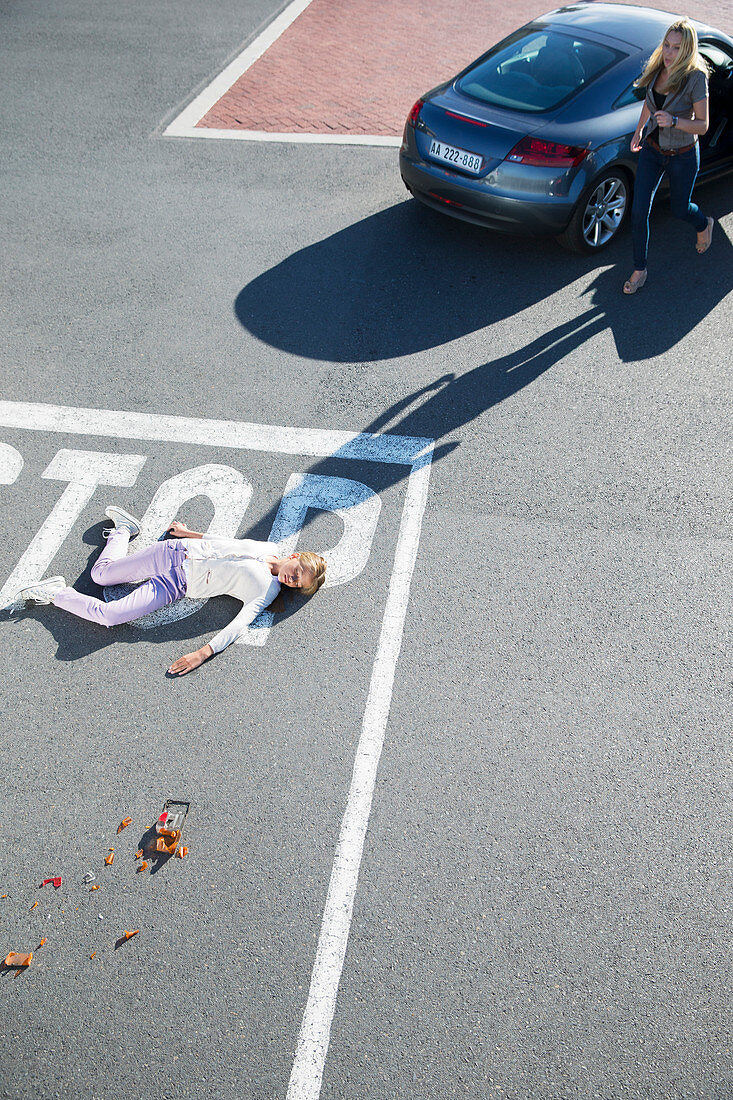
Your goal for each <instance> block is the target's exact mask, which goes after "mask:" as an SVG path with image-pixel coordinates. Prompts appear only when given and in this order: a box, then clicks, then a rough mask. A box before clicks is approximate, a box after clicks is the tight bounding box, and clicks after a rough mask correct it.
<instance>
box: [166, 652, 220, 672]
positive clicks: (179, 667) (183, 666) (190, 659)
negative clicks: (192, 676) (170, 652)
mask: <svg viewBox="0 0 733 1100" xmlns="http://www.w3.org/2000/svg"><path fill="white" fill-rule="evenodd" d="M213 656H214V651H213V649H212V648H211V646H210V645H205V646H203V647H202V648H201V649H196V650H194V652H193V653H187V654H186V655H185V657H179V658H178V660H177V661H174V662H173V664H172V665H171V667H170V668H169V669H168V671H169V672H170V674H171V675H172V676H185V675H186V673H187V672H192V671H193V669H195V668H198V667H199V665H202V664H203V663H204V661H208V659H209V657H213Z"/></svg>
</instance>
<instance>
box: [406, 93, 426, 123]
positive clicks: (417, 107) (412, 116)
mask: <svg viewBox="0 0 733 1100" xmlns="http://www.w3.org/2000/svg"><path fill="white" fill-rule="evenodd" d="M424 103H425V100H424V99H418V101H417V103H415V104H414V106H413V108H412V110H411V111H410V113H409V115H408V116H407V121H408V122H409V124H410V126H417V120H418V118H419V117H420V112H421V111H422V109H423V105H424Z"/></svg>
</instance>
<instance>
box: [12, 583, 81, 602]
mask: <svg viewBox="0 0 733 1100" xmlns="http://www.w3.org/2000/svg"><path fill="white" fill-rule="evenodd" d="M67 587H68V585H67V584H66V581H65V580H64V578H63V577H48V578H47V579H46V580H45V581H37V582H36V583H35V584H27V585H26V586H25V588H21V590H20V592H19V593H18V595H17V596H16V597H15V598H16V600H18V601H20V600H28V601H30V602H31V603H53V601H54V597H55V596H58V594H59V592H60V591H61V590H62V589H63V588H67Z"/></svg>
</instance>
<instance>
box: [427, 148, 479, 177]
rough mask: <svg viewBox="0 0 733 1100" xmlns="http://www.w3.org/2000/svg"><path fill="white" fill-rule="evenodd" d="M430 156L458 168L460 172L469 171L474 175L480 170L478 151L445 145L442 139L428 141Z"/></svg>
mask: <svg viewBox="0 0 733 1100" xmlns="http://www.w3.org/2000/svg"><path fill="white" fill-rule="evenodd" d="M430 156H431V157H434V158H435V160H442V161H443V162H444V163H445V164H451V165H453V166H454V167H455V168H460V169H461V171H462V172H471V173H472V174H473V175H474V176H476V175H478V173H479V172H480V171H481V165H482V164H483V158H482V157H480V156H479V155H478V153H469V152H468V150H467V149H458V148H457V147H456V146H455V145H446V144H445V142H444V141H435V140H433V141H431V142H430Z"/></svg>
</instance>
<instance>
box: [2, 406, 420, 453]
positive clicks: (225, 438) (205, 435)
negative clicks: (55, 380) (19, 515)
mask: <svg viewBox="0 0 733 1100" xmlns="http://www.w3.org/2000/svg"><path fill="white" fill-rule="evenodd" d="M0 427H5V428H23V429H25V430H26V431H37V432H62V433H66V434H68V435H98V436H106V435H110V436H114V437H115V438H116V439H148V440H154V441H157V442H163V443H183V444H184V445H185V444H189V445H194V444H200V445H201V446H204V447H211V446H216V447H217V448H219V449H220V450H224V449H226V448H232V449H233V450H246V451H277V452H279V453H280V454H287V455H310V456H311V457H318V458H326V457H329V458H353V459H357V460H358V461H361V462H394V463H396V464H397V465H400V466H412V464H413V463H414V462H415V461H416V459H418V458H419V457H420V456H421V455H422V454H423V453H426V451H427V449H428V448H430V447H432V444H433V440H432V439H427V438H425V437H422V436H408V435H372V434H370V433H369V432H344V431H326V430H322V429H320V428H288V427H280V426H278V425H275V424H247V423H245V422H242V421H237V420H203V419H200V418H193V417H188V416H162V415H158V414H157V413H140V412H120V411H117V410H112V409H82V408H73V407H72V406H69V405H41V404H35V403H32V402H26V401H0Z"/></svg>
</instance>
